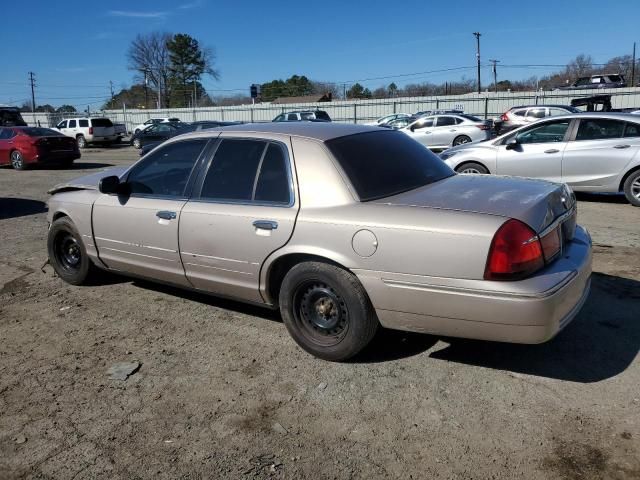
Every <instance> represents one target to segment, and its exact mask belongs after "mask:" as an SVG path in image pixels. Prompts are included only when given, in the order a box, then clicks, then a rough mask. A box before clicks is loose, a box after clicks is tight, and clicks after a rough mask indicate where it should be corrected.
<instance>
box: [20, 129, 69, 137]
mask: <svg viewBox="0 0 640 480" xmlns="http://www.w3.org/2000/svg"><path fill="white" fill-rule="evenodd" d="M20 131H21V132H24V133H26V134H27V135H29V136H30V137H63V136H64V135H63V134H62V133H60V132H57V131H55V130H51V129H50V128H39V127H29V128H21V129H20Z"/></svg>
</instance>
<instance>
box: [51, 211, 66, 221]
mask: <svg viewBox="0 0 640 480" xmlns="http://www.w3.org/2000/svg"><path fill="white" fill-rule="evenodd" d="M68 216H69V215H67V214H66V213H64V212H56V213H54V214H53V218H52V220H53V221H54V222H55V221H56V220H58V219H59V218H62V217H68Z"/></svg>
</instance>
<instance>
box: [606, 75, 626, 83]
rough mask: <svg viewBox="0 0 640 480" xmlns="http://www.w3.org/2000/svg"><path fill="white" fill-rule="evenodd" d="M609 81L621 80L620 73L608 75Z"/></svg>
mask: <svg viewBox="0 0 640 480" xmlns="http://www.w3.org/2000/svg"><path fill="white" fill-rule="evenodd" d="M609 81H610V82H622V81H623V80H622V77H621V76H620V75H609Z"/></svg>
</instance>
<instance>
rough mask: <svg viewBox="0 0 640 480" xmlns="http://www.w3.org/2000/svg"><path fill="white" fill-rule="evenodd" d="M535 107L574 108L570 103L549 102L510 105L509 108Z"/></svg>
mask: <svg viewBox="0 0 640 480" xmlns="http://www.w3.org/2000/svg"><path fill="white" fill-rule="evenodd" d="M536 107H540V108H545V107H547V108H551V107H553V108H575V107H572V106H571V105H560V104H551V103H544V104H541V105H517V106H515V107H511V108H510V109H509V110H515V109H516V108H536Z"/></svg>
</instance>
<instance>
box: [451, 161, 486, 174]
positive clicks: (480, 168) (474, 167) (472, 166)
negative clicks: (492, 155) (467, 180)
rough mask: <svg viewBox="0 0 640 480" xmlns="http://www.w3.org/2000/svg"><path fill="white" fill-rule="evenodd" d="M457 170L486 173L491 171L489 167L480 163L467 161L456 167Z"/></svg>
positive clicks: (459, 171)
mask: <svg viewBox="0 0 640 480" xmlns="http://www.w3.org/2000/svg"><path fill="white" fill-rule="evenodd" d="M456 172H458V173H475V174H482V175H486V174H487V173H489V170H487V167H485V166H484V165H481V164H479V163H476V162H466V163H463V164H462V165H459V166H458V168H456Z"/></svg>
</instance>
